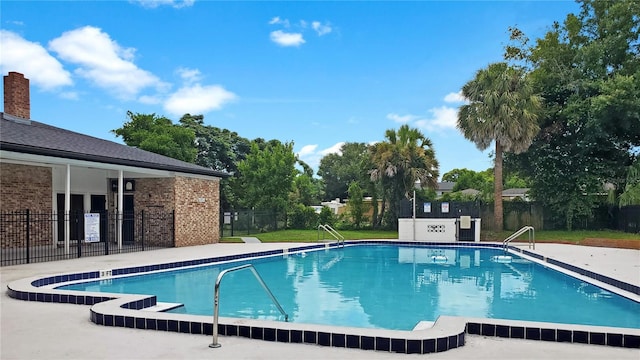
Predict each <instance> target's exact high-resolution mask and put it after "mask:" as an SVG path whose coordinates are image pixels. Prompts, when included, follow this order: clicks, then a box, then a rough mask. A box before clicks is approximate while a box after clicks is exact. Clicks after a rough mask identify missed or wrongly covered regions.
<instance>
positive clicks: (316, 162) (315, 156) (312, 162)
mask: <svg viewBox="0 0 640 360" xmlns="http://www.w3.org/2000/svg"><path fill="white" fill-rule="evenodd" d="M342 145H344V142H339V143H336V144H334V145H332V146H331V147H328V148H326V149H323V150H320V151H317V149H318V145H305V146H303V147H302V149H300V151H298V158H300V160H302V161H304V162H305V163H307V165H309V166H311V168H313V169H316V170H317V169H318V166H320V159H322V158H323V157H324V156H327V155H329V154H342V152H341V151H340V149H341V148H342Z"/></svg>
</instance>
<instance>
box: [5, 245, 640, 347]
mask: <svg viewBox="0 0 640 360" xmlns="http://www.w3.org/2000/svg"><path fill="white" fill-rule="evenodd" d="M362 244H394V245H424V246H439V247H442V246H446V247H476V246H477V247H487V248H502V245H501V244H497V243H475V242H457V243H448V242H446V243H443V242H413V241H398V240H361V241H347V242H346V245H362ZM337 246H338V245H337V244H328V243H324V244H314V245H306V246H297V247H292V248H285V249H278V250H269V251H263V252H253V253H246V254H236V255H229V256H220V257H213V258H205V259H195V260H185V261H177V262H171V263H163V264H153V265H144V266H131V267H124V268H118V269H112V270H110V273H109V275H111V276H120V275H133V274H143V273H148V272H154V271H161V270H170V269H178V268H184V267H190V266H198V265H206V264H213V263H219V262H225V261H234V260H241V259H248V258H256V257H264V256H273V255H287V254H291V253H296V252H301V251H308V250H316V249H323V248H331V247H337ZM508 250H510V251H513V252H517V253H521V254H524V255H527V256H528V257H531V258H534V259H537V260H538V261H540V262H541V263H542V264H543V265H544V264H545V263H549V264H552V265H554V266H557V267H560V268H563V269H565V270H567V271H569V272H573V273H575V274H579V275H581V276H585V277H588V278H592V279H594V280H596V281H600V282H603V283H606V284H608V285H611V286H613V287H616V288H619V289H621V290H624V291H628V292H630V293H633V294H636V295H640V287H638V286H636V285H633V284H628V283H626V282H623V281H619V280H617V279H613V278H610V277H607V276H604V275H600V274H597V273H594V272H592V271H589V270H585V269H582V268H579V267H576V266H574V265H570V264H567V263H564V262H562V261H558V260H555V259H551V258H546V257H544V256H542V255H540V254H537V253H535V252H531V251H528V250H524V249H520V248H517V247H514V246H509V247H508ZM103 275H104V274H101V272H100V271H88V272H81V273H70V274H59V275H53V276H46V277H42V276H38V277H31V278H26V279H22V280H17V281H14V282H11V283H10V284H8V285H7V294H8V296H9V297H11V298H14V299H19V300H25V301H40V302H56V303H72V304H79V305H91V309H90V320H91V321H92V322H93V323H95V324H97V325H103V326H114V327H129V328H136V329H149V330H159V331H172V332H180V333H190V334H204V335H212V333H213V321H212V319H211V321H210V322H209V321H208V320H207V319H210V317H207V316H197V315H186V314H173V313H164V312H154V313H150V312H140V311H138V310H141V309H144V308H148V307H152V306H155V305H156V304H157V300H156V296H155V295H129V294H109V293H96V292H86V291H70V290H58V289H54V288H51V287H50V286H51V285H54V284H59V283H64V282H69V281H79V280H100V279H103V278H104V276H103ZM221 319H222V321H220V322H219V324H218V334H219V335H224V336H241V337H247V338H251V339H259V340H264V341H277V342H289V343H312V344H316V345H321V346H332V347H345V348H358V349H362V350H377V351H388V352H397V353H406V354H413V353H418V354H426V353H432V352H442V351H447V350H450V349H454V348H457V347H460V346H464V343H465V334H472V335H482V336H493V337H503V338H515V339H528V340H540V341H555V342H572V343H584V344H594V345H607V346H616V347H625V348H640V329H626V328H608V327H599V326H582V325H568V324H555V323H537V322H527V321H512V320H500V319H470V318H462V317H450V316H441V317H439V318H438V319H437V320H436V323H435V325H434V326H433V327H432V328H431V329H425V330H418V331H400V330H383V329H367V328H353V327H339V326H327V325H316V324H298V323H286V322H277V321H268V320H253V319H237V318H221Z"/></svg>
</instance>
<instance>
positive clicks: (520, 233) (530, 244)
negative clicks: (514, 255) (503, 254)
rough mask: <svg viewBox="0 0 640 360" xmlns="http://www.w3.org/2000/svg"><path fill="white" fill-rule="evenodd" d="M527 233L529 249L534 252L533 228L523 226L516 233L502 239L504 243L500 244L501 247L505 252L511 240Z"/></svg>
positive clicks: (534, 238)
mask: <svg viewBox="0 0 640 360" xmlns="http://www.w3.org/2000/svg"><path fill="white" fill-rule="evenodd" d="M527 231H528V232H529V248H530V249H531V248H533V250H535V249H536V236H535V229H534V228H533V226H524V227H522V228H521V229H520V230H518V231H516V232H514V233H513V234H511V235H509V237H507V238H506V239H504V241H503V242H502V247H503V248H504V249H505V250H506V249H507V245H509V243H510V242H511V240H513V239H515V238H517V237H518V236H520V235H522V234H524V233H525V232H527Z"/></svg>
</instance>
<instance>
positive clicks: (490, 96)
mask: <svg viewBox="0 0 640 360" xmlns="http://www.w3.org/2000/svg"><path fill="white" fill-rule="evenodd" d="M462 95H463V96H464V97H465V98H466V99H467V101H468V103H467V104H465V105H462V106H461V107H460V111H459V112H458V124H457V127H458V129H460V130H461V131H462V134H463V135H464V137H465V138H466V139H468V140H471V141H472V142H473V143H474V144H475V145H476V147H478V149H480V150H486V149H487V148H488V147H489V145H490V144H491V143H492V142H495V164H494V194H493V196H494V216H495V225H494V230H496V231H501V230H502V228H503V220H502V219H503V212H502V153H503V152H512V153H515V154H519V153H521V152H523V151H525V150H527V149H528V148H529V145H531V141H532V140H533V138H534V137H535V136H536V134H537V133H538V131H539V130H540V127H539V125H538V121H537V120H538V115H539V114H540V111H541V109H542V99H541V97H540V96H539V95H537V94H535V93H534V92H533V88H532V87H531V84H530V81H529V80H528V77H527V74H526V73H525V72H524V71H523V70H521V69H516V68H514V67H511V66H509V65H507V63H504V62H499V63H494V64H490V65H489V66H488V67H487V68H486V69H481V70H478V72H477V73H476V75H475V78H474V79H473V80H471V81H469V82H468V83H466V84H465V85H464V86H463V87H462Z"/></svg>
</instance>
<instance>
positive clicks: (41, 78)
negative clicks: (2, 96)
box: [0, 30, 73, 90]
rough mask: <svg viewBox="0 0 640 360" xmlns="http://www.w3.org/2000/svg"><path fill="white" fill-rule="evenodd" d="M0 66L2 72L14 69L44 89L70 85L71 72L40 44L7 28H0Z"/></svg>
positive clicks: (71, 82)
mask: <svg viewBox="0 0 640 360" xmlns="http://www.w3.org/2000/svg"><path fill="white" fill-rule="evenodd" d="M0 44H2V56H0V68H1V69H2V73H3V74H6V73H8V72H9V71H16V72H19V73H21V74H23V75H24V76H25V77H26V78H27V79H29V81H30V82H31V83H32V84H34V85H36V86H38V87H40V88H42V89H45V90H52V89H55V88H59V87H62V86H67V85H72V84H73V81H72V79H71V74H70V73H69V72H68V71H66V70H65V69H64V68H63V66H62V64H61V63H60V62H59V61H58V60H57V59H56V58H55V57H53V56H51V54H49V53H48V52H47V50H46V49H45V48H44V47H42V45H40V44H38V43H35V42H30V41H27V40H25V39H24V38H22V37H21V36H19V35H17V34H15V33H13V32H11V31H7V30H0Z"/></svg>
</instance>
